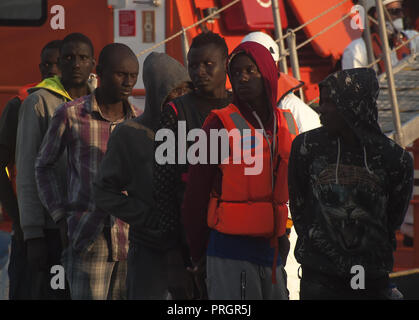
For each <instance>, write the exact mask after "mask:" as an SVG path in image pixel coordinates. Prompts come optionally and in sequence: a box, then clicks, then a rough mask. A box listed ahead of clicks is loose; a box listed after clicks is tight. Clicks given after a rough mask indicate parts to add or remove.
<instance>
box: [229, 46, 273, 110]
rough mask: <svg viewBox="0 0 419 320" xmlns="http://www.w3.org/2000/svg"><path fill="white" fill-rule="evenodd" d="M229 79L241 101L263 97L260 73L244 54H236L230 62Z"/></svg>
mask: <svg viewBox="0 0 419 320" xmlns="http://www.w3.org/2000/svg"><path fill="white" fill-rule="evenodd" d="M230 80H231V84H232V86H233V91H234V93H235V94H236V95H237V96H238V97H239V99H240V100H242V101H247V102H251V101H254V100H257V99H263V97H264V96H265V89H264V85H263V78H262V74H261V73H260V72H259V69H258V67H257V65H256V64H255V62H254V61H253V60H252V59H251V58H250V57H249V56H247V55H246V54H238V55H237V56H236V57H234V58H233V61H232V62H231V64H230Z"/></svg>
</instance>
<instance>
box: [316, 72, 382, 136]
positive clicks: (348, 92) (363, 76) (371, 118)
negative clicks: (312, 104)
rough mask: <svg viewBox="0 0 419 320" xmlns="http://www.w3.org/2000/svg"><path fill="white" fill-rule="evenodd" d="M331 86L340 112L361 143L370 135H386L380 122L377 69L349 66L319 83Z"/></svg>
mask: <svg viewBox="0 0 419 320" xmlns="http://www.w3.org/2000/svg"><path fill="white" fill-rule="evenodd" d="M323 87H328V88H329V90H330V98H331V99H332V101H334V103H335V104H336V108H337V111H338V112H339V113H340V114H341V115H342V117H343V118H344V119H345V121H346V122H347V123H348V125H349V126H350V127H351V128H352V129H353V130H354V133H355V134H356V136H357V137H358V139H359V140H360V141H361V143H362V144H365V143H367V142H368V141H367V140H368V137H369V136H371V135H375V136H376V135H377V134H378V135H383V133H382V131H381V129H380V126H379V125H378V110H377V98H378V94H379V90H380V88H379V85H378V80H377V76H376V74H375V71H374V70H373V69H370V68H356V69H347V70H342V71H338V72H335V73H332V74H331V75H329V76H328V77H327V78H326V79H324V80H323V81H322V82H320V83H319V89H320V90H321V89H322V88H323Z"/></svg>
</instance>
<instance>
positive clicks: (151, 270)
mask: <svg viewBox="0 0 419 320" xmlns="http://www.w3.org/2000/svg"><path fill="white" fill-rule="evenodd" d="M143 82H144V86H145V89H146V101H145V109H144V113H143V114H142V115H141V116H139V117H137V118H135V119H133V120H129V121H126V122H124V123H123V124H121V125H119V126H118V127H116V128H115V130H114V132H113V133H112V134H111V136H110V138H109V141H108V148H107V152H106V154H105V156H104V158H103V160H102V162H101V166H100V169H99V171H98V175H97V179H96V181H95V199H96V203H97V206H98V207H100V208H101V209H103V210H105V211H106V212H108V213H109V214H112V215H114V216H116V217H117V218H119V219H121V220H123V221H124V222H127V223H128V224H129V225H130V231H129V240H130V242H129V251H128V270H127V291H128V293H127V294H128V299H131V300H133V299H135V300H137V299H139V300H140V299H141V300H143V299H166V298H167V297H168V274H167V273H168V270H167V245H166V242H165V241H164V239H163V238H162V237H161V233H160V232H159V231H158V230H157V226H158V215H157V214H156V212H155V207H154V201H153V197H152V193H151V191H152V183H153V181H152V178H153V163H154V133H155V131H156V129H157V128H158V124H159V119H160V113H161V108H162V106H163V104H164V103H166V102H167V101H170V100H171V99H173V98H175V97H176V96H178V95H182V94H184V93H186V92H188V90H189V89H188V86H189V76H188V74H187V72H186V69H185V68H184V67H183V66H182V65H181V64H180V63H179V62H177V61H176V60H175V59H173V58H171V57H170V56H168V55H166V54H164V53H156V52H153V53H151V54H150V55H149V56H147V58H146V59H145V61H144V65H143Z"/></svg>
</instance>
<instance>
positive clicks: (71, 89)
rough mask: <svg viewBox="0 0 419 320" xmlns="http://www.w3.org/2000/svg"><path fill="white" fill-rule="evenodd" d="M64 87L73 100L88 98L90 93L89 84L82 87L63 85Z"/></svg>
mask: <svg viewBox="0 0 419 320" xmlns="http://www.w3.org/2000/svg"><path fill="white" fill-rule="evenodd" d="M63 86H64V89H65V90H66V91H67V93H68V94H69V95H70V97H71V98H73V99H77V98H80V97H83V96H86V95H88V94H89V93H90V91H89V87H88V86H87V83H86V84H83V85H80V86H72V85H68V84H65V83H63Z"/></svg>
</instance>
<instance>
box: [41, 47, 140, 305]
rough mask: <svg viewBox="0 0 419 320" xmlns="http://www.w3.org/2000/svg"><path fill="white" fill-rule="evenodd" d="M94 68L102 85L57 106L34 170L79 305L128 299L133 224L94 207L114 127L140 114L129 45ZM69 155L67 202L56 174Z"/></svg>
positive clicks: (111, 50) (107, 51) (109, 52)
mask: <svg viewBox="0 0 419 320" xmlns="http://www.w3.org/2000/svg"><path fill="white" fill-rule="evenodd" d="M96 70H97V74H98V76H99V78H100V86H99V87H98V88H97V89H96V90H95V91H94V92H93V93H92V94H90V95H87V96H84V97H81V98H80V99H77V100H75V101H72V102H69V103H66V104H64V105H62V106H61V107H60V108H58V109H57V111H56V113H55V115H54V117H53V118H52V120H51V125H50V127H49V129H48V132H47V133H46V136H45V138H44V141H43V143H42V146H41V151H40V153H39V155H38V158H37V161H36V165H35V171H36V182H37V185H38V190H39V196H40V199H41V201H42V203H43V204H44V206H45V207H46V208H47V209H48V211H49V213H50V214H51V216H52V218H53V219H54V221H55V222H56V223H57V224H58V225H59V226H60V230H61V235H62V239H63V243H64V246H65V247H66V249H65V252H64V253H63V264H64V268H65V270H66V276H67V280H68V282H69V285H70V292H71V298H72V299H76V300H80V299H83V300H85V299H89V300H90V299H94V300H105V299H125V298H126V290H125V278H126V268H127V265H126V259H127V250H128V225H127V224H126V223H124V222H122V221H121V220H119V219H117V218H114V217H113V216H109V215H107V214H106V213H105V212H104V211H103V210H100V209H99V208H97V207H96V204H95V201H94V192H93V181H94V178H95V176H96V172H97V170H98V167H99V164H100V162H101V160H102V158H103V156H104V154H105V152H106V148H107V143H108V139H109V135H110V133H111V132H112V130H113V129H114V128H115V126H116V125H117V124H118V123H121V122H123V121H124V120H127V119H131V118H134V117H136V116H137V115H138V110H136V109H135V108H134V107H133V106H132V105H130V104H129V102H128V97H129V96H130V95H131V92H132V89H133V88H134V85H135V83H136V82H137V76H138V71H139V65H138V60H137V58H136V56H135V54H134V53H133V52H132V51H131V49H130V48H129V47H127V46H126V45H123V44H119V43H113V44H109V45H107V46H105V47H104V48H103V50H102V52H101V53H100V55H99V61H98V65H97V67H96ZM65 150H66V151H67V154H68V157H67V179H68V185H67V197H64V196H63V193H62V192H60V190H62V189H63V188H62V186H61V185H60V184H59V177H58V176H57V175H56V174H55V172H54V170H53V167H54V165H55V163H56V161H57V159H58V158H59V157H60V156H61V154H62V153H63V152H64V151H65ZM67 244H68V245H67Z"/></svg>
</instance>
